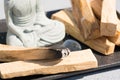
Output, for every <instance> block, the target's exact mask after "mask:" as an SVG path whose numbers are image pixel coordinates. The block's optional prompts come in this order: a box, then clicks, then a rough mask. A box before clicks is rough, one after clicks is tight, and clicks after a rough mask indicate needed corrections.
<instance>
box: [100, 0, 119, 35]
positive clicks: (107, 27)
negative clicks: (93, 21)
mask: <svg viewBox="0 0 120 80" xmlns="http://www.w3.org/2000/svg"><path fill="white" fill-rule="evenodd" d="M117 24H118V19H117V14H116V0H110V1H108V0H103V1H102V13H101V25H100V31H101V35H103V36H115V35H116V34H117V31H120V28H119V27H118V26H117Z"/></svg>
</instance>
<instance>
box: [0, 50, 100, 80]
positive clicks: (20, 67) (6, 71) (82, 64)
mask: <svg viewBox="0 0 120 80" xmlns="http://www.w3.org/2000/svg"><path fill="white" fill-rule="evenodd" d="M86 55H87V56H86ZM96 67H98V62H97V59H96V58H95V56H94V55H93V53H92V51H91V50H90V49H87V50H82V51H74V52H71V54H70V55H69V56H68V57H66V58H63V59H59V60H43V61H16V62H9V63H2V64H0V76H1V78H3V79H7V78H13V77H20V76H28V75H35V74H57V73H65V72H73V71H80V70H86V69H91V68H96Z"/></svg>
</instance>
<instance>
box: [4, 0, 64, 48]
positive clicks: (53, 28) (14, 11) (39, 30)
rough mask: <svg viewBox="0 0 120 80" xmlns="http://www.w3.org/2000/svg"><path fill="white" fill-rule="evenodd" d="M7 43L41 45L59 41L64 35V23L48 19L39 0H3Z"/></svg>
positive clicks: (30, 45)
mask: <svg viewBox="0 0 120 80" xmlns="http://www.w3.org/2000/svg"><path fill="white" fill-rule="evenodd" d="M4 5H5V15H6V22H7V26H8V31H7V39H6V43H7V45H11V46H22V47H42V46H50V45H53V44H55V43H59V42H60V41H62V40H63V39H64V37H65V27H64V24H63V23H61V22H59V21H57V20H51V19H49V18H48V17H47V16H46V14H45V11H44V10H43V8H42V6H41V1H40V0H4Z"/></svg>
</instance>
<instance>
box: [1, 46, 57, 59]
mask: <svg viewBox="0 0 120 80" xmlns="http://www.w3.org/2000/svg"><path fill="white" fill-rule="evenodd" d="M57 57H58V55H57V53H56V52H54V51H53V50H50V48H49V47H41V48H24V47H16V46H15V47H14V46H8V45H2V44H0V61H16V60H37V59H38V60H41V59H55V58H57Z"/></svg>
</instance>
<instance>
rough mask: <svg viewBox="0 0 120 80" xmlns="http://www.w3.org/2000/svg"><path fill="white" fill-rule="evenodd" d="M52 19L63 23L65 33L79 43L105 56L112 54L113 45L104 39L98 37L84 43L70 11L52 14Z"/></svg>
mask: <svg viewBox="0 0 120 80" xmlns="http://www.w3.org/2000/svg"><path fill="white" fill-rule="evenodd" d="M52 19H56V20H59V21H61V22H63V23H64V24H65V27H66V32H67V33H68V34H70V35H71V36H73V37H74V38H75V39H77V40H79V41H80V42H82V43H84V44H86V45H88V46H89V47H91V48H92V49H94V50H96V51H98V52H100V53H102V54H105V55H109V54H112V53H113V52H114V48H115V44H113V43H112V42H110V41H109V40H108V39H107V38H106V37H100V38H97V39H94V40H89V41H84V39H83V37H82V35H81V32H80V30H79V28H78V27H77V26H76V23H75V22H74V18H73V16H72V12H71V11H69V10H61V11H59V12H57V13H55V14H53V15H52Z"/></svg>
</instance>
